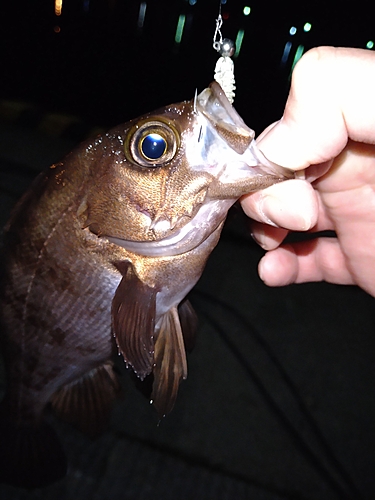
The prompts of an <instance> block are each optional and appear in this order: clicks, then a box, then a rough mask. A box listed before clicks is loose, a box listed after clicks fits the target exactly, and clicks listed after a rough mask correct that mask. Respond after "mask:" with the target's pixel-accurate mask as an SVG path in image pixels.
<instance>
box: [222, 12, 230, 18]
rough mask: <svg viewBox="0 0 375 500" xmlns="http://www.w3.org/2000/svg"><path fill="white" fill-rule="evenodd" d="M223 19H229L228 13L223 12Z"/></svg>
mask: <svg viewBox="0 0 375 500" xmlns="http://www.w3.org/2000/svg"><path fill="white" fill-rule="evenodd" d="M223 19H224V20H226V19H229V12H223Z"/></svg>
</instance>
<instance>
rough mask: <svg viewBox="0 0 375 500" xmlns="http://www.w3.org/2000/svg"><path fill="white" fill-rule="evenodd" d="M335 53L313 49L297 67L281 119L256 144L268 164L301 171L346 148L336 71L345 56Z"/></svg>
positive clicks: (324, 48)
mask: <svg viewBox="0 0 375 500" xmlns="http://www.w3.org/2000/svg"><path fill="white" fill-rule="evenodd" d="M338 50H339V49H334V48H330V47H319V48H315V49H312V50H310V51H309V52H307V53H306V54H305V55H304V56H303V57H302V58H301V59H300V61H299V62H298V64H297V65H296V67H295V69H294V72H293V76H292V83H291V89H290V93H289V97H288V100H287V103H286V107H285V111H284V115H283V117H282V119H281V120H280V121H279V122H277V123H276V124H274V125H273V126H271V127H269V128H268V129H267V130H266V131H265V132H264V133H263V134H262V135H261V136H260V138H259V140H257V143H258V145H259V148H260V149H261V150H262V152H263V153H264V154H265V156H266V157H267V158H268V159H269V160H271V161H273V162H275V163H277V164H279V165H281V166H283V167H287V168H290V169H292V170H300V169H304V168H306V167H308V166H309V165H311V164H318V163H322V162H326V161H327V160H329V159H331V158H333V157H335V156H337V155H338V154H339V153H340V152H341V151H342V149H343V148H344V147H345V145H346V143H347V140H348V133H347V129H346V123H345V119H344V114H343V111H342V106H343V103H342V102H341V101H340V95H341V93H340V92H338V88H339V87H340V84H342V82H340V81H338V79H340V72H338V71H337V66H338V64H337V60H338V59H340V57H341V56H343V55H344V54H341V53H339V54H337V51H338ZM344 50H345V49H344ZM348 50H350V49H348ZM338 56H340V57H338ZM344 104H345V103H344Z"/></svg>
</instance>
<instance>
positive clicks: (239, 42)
mask: <svg viewBox="0 0 375 500" xmlns="http://www.w3.org/2000/svg"><path fill="white" fill-rule="evenodd" d="M244 34H245V31H244V30H238V33H237V37H236V52H235V53H234V57H238V54H239V53H240V50H241V45H242V40H243V37H244Z"/></svg>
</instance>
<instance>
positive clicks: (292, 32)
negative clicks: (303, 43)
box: [289, 26, 297, 36]
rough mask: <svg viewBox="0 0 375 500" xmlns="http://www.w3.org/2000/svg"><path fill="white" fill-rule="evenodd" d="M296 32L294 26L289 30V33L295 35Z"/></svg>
mask: <svg viewBox="0 0 375 500" xmlns="http://www.w3.org/2000/svg"><path fill="white" fill-rule="evenodd" d="M296 33H297V28H296V27H295V26H292V27H291V28H290V30H289V35H292V36H293V35H295V34H296Z"/></svg>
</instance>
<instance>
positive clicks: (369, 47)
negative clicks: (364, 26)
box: [366, 40, 374, 49]
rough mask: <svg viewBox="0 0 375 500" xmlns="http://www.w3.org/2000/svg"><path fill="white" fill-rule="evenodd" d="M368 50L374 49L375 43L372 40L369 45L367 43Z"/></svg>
mask: <svg viewBox="0 0 375 500" xmlns="http://www.w3.org/2000/svg"><path fill="white" fill-rule="evenodd" d="M366 48H367V49H372V48H374V42H373V41H372V40H369V41H368V42H367V43H366Z"/></svg>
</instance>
